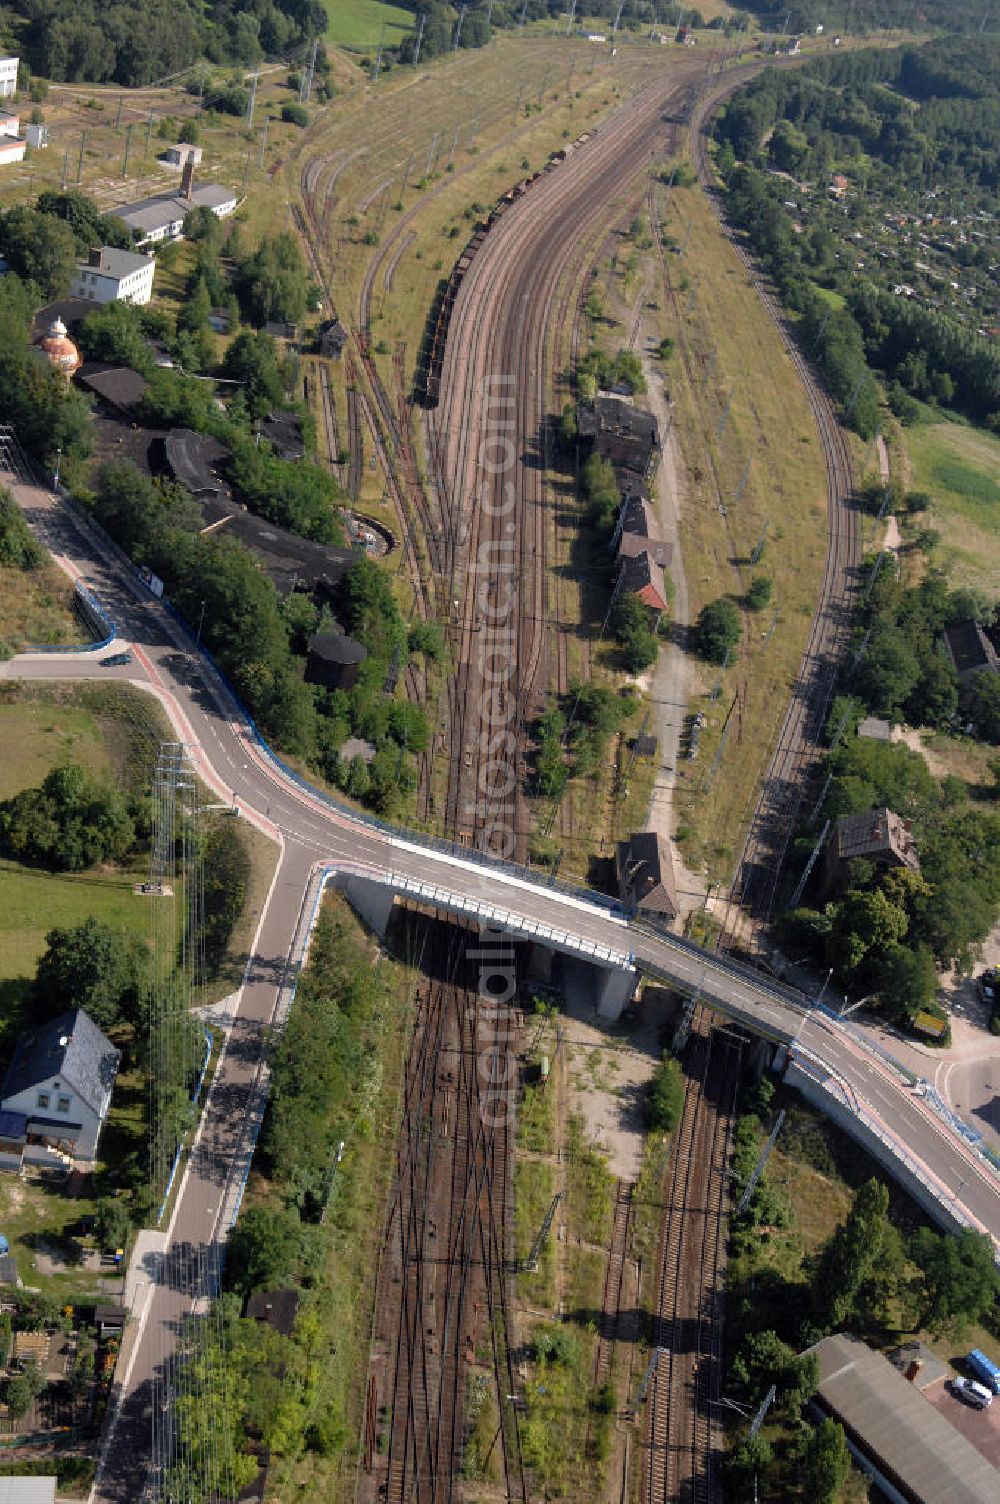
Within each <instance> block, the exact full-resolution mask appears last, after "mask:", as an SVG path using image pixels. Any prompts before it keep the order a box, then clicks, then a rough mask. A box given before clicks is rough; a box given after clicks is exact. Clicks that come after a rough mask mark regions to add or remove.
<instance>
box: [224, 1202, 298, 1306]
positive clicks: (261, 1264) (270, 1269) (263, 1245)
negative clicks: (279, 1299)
mask: <svg viewBox="0 0 1000 1504" xmlns="http://www.w3.org/2000/svg"><path fill="white" fill-rule="evenodd" d="M303 1232H304V1229H303V1227H302V1223H301V1221H300V1219H299V1214H298V1211H297V1210H296V1208H295V1207H294V1206H293V1207H274V1206H259V1205H258V1206H248V1207H247V1208H246V1210H245V1211H244V1212H243V1214H242V1216H241V1217H240V1220H239V1221H238V1222H237V1224H236V1226H235V1227H234V1228H233V1231H232V1233H231V1235H230V1238H229V1244H228V1251H227V1254H226V1280H227V1283H228V1284H229V1285H231V1286H232V1287H233V1288H235V1289H237V1290H239V1291H240V1292H241V1293H242V1294H243V1295H249V1294H250V1292H251V1290H273V1289H276V1288H278V1287H279V1286H282V1285H288V1284H292V1283H294V1282H295V1280H296V1278H297V1276H298V1274H299V1272H300V1270H301V1267H302V1261H303V1257H304V1254H305V1240H304V1237H303Z"/></svg>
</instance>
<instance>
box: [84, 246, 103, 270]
mask: <svg viewBox="0 0 1000 1504" xmlns="http://www.w3.org/2000/svg"><path fill="white" fill-rule="evenodd" d="M100 264H101V247H100V246H99V245H92V246H91V247H90V250H89V251H88V252H87V265H88V266H100Z"/></svg>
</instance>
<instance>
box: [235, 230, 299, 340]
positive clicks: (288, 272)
mask: <svg viewBox="0 0 1000 1504" xmlns="http://www.w3.org/2000/svg"><path fill="white" fill-rule="evenodd" d="M236 288H237V292H238V294H239V298H240V302H241V303H242V304H243V306H244V307H245V308H246V309H247V312H248V313H249V315H250V317H251V319H252V320H253V321H254V322H255V323H257V324H265V323H267V321H268V320H269V319H281V320H285V321H287V322H288V323H290V324H297V323H298V322H299V321H300V320H301V319H302V318H303V317H304V316H305V313H306V309H307V307H308V304H309V300H310V286H309V281H308V278H307V276H306V270H305V265H304V263H303V260H302V252H301V251H300V250H299V244H298V241H297V240H296V239H295V237H294V236H293V235H288V234H280V235H271V236H268V235H265V236H264V238H263V240H262V241H261V243H260V245H259V246H258V247H257V249H256V250H255V251H254V252H253V253H252V254H251V255H249V256H247V257H245V258H244V259H243V260H242V261H241V262H240V264H239V267H238V270H237V278H236Z"/></svg>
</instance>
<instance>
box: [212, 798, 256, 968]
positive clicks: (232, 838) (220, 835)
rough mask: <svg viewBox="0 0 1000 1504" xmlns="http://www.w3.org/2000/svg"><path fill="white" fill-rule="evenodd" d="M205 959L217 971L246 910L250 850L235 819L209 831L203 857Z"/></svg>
mask: <svg viewBox="0 0 1000 1504" xmlns="http://www.w3.org/2000/svg"><path fill="white" fill-rule="evenodd" d="M203 867H204V873H205V890H204V904H203V913H204V945H205V963H206V966H207V967H208V971H209V973H210V975H217V974H218V972H219V969H220V967H221V965H222V961H223V958H224V957H225V953H226V947H227V946H228V944H229V940H230V937H231V936H232V933H233V930H234V928H235V926H236V924H237V922H238V920H239V918H240V916H241V914H242V913H243V909H244V906H245V904H246V898H247V885H248V883H249V881H250V853H249V851H248V850H247V845H246V838H245V836H244V835H243V832H242V830H241V829H240V827H239V825H237V823H236V822H235V821H234V820H225V821H220V822H219V824H218V825H215V826H213V828H212V829H211V830H210V831H209V834H208V839H207V840H206V842H205V853H204V861H203Z"/></svg>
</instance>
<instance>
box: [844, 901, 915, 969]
mask: <svg viewBox="0 0 1000 1504" xmlns="http://www.w3.org/2000/svg"><path fill="white" fill-rule="evenodd" d="M908 928H909V918H908V917H907V914H906V911H905V909H903V908H901V907H900V906H899V905H898V904H895V903H893V902H892V899H891V898H890V897H889V896H888V894H886V893H884V892H883V891H882V889H880V888H875V889H872V890H869V891H865V890H863V889H858V888H852V889H851V890H850V891H849V892H848V893H845V894H844V897H843V898H842V899H841V901H840V903H839V904H838V906H837V911H836V914H835V916H834V920H833V926H832V928H831V931H830V937H829V940H828V943H827V959H828V961H829V963H830V965H831V966H836V968H837V970H838V973H840V974H841V975H843V976H847V977H849V976H850V975H851V974H852V973H853V972H856V971H857V970H858V968H859V967H860V966H861V965H862V963H863V962H864V961H865V959H866V958H867V957H868V955H869V953H874V955H875V956H876V957H878V956H879V955H881V954H883V953H884V952H885V951H886V949H887V948H888V947H889V946H891V945H898V944H899V942H900V941H901V940H902V938H903V936H904V935H905V934H906V931H907V929H908Z"/></svg>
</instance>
